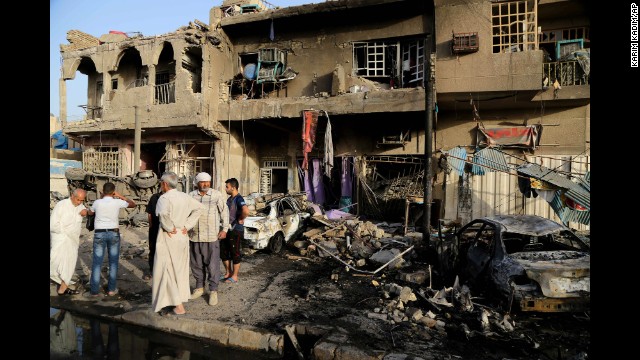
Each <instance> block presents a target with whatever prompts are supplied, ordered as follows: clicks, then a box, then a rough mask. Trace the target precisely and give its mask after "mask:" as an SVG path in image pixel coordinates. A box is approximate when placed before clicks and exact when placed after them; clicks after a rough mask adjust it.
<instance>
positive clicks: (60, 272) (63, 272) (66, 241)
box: [49, 189, 87, 295]
mask: <svg viewBox="0 0 640 360" xmlns="http://www.w3.org/2000/svg"><path fill="white" fill-rule="evenodd" d="M86 196H87V192H86V191H84V190H82V189H76V190H74V191H73V193H71V196H70V197H69V198H68V199H64V200H61V201H59V202H58V203H57V204H56V206H55V207H54V208H53V211H52V212H51V218H50V219H49V232H50V234H51V252H50V254H49V278H51V280H53V281H54V282H56V283H57V284H59V285H60V286H59V287H58V295H76V294H78V291H76V290H72V289H70V288H69V287H68V286H69V285H70V284H73V281H72V280H71V277H72V276H73V274H74V272H75V270H76V262H77V261H78V248H79V247H80V231H81V225H82V217H83V216H86V215H87V209H86V208H85V207H84V205H83V204H82V203H83V202H84V199H85V198H86Z"/></svg>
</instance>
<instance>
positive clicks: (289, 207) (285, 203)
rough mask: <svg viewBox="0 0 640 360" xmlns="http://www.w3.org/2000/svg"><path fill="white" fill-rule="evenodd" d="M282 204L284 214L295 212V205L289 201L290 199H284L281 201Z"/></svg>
mask: <svg viewBox="0 0 640 360" xmlns="http://www.w3.org/2000/svg"><path fill="white" fill-rule="evenodd" d="M280 204H281V206H282V214H283V215H291V214H293V213H294V212H295V209H294V207H293V205H291V203H290V202H289V199H284V200H283V201H281V202H280Z"/></svg>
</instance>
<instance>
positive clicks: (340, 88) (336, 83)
mask: <svg viewBox="0 0 640 360" xmlns="http://www.w3.org/2000/svg"><path fill="white" fill-rule="evenodd" d="M346 92H347V83H346V79H345V73H344V67H342V65H340V64H336V67H335V68H334V69H333V77H332V80H331V95H332V96H336V95H341V94H344V93H346Z"/></svg>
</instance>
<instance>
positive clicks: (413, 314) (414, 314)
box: [404, 307, 424, 322]
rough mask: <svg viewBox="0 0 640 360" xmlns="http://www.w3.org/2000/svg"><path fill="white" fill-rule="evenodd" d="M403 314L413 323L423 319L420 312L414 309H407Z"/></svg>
mask: <svg viewBox="0 0 640 360" xmlns="http://www.w3.org/2000/svg"><path fill="white" fill-rule="evenodd" d="M404 314H405V315H407V316H408V317H409V318H410V319H411V321H413V322H418V321H419V320H420V319H422V318H423V317H424V315H422V310H421V309H418V308H414V307H409V308H407V310H405V312H404Z"/></svg>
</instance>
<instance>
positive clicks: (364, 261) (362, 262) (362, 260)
mask: <svg viewBox="0 0 640 360" xmlns="http://www.w3.org/2000/svg"><path fill="white" fill-rule="evenodd" d="M366 264H367V260H365V259H358V261H356V266H365V265H366Z"/></svg>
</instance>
